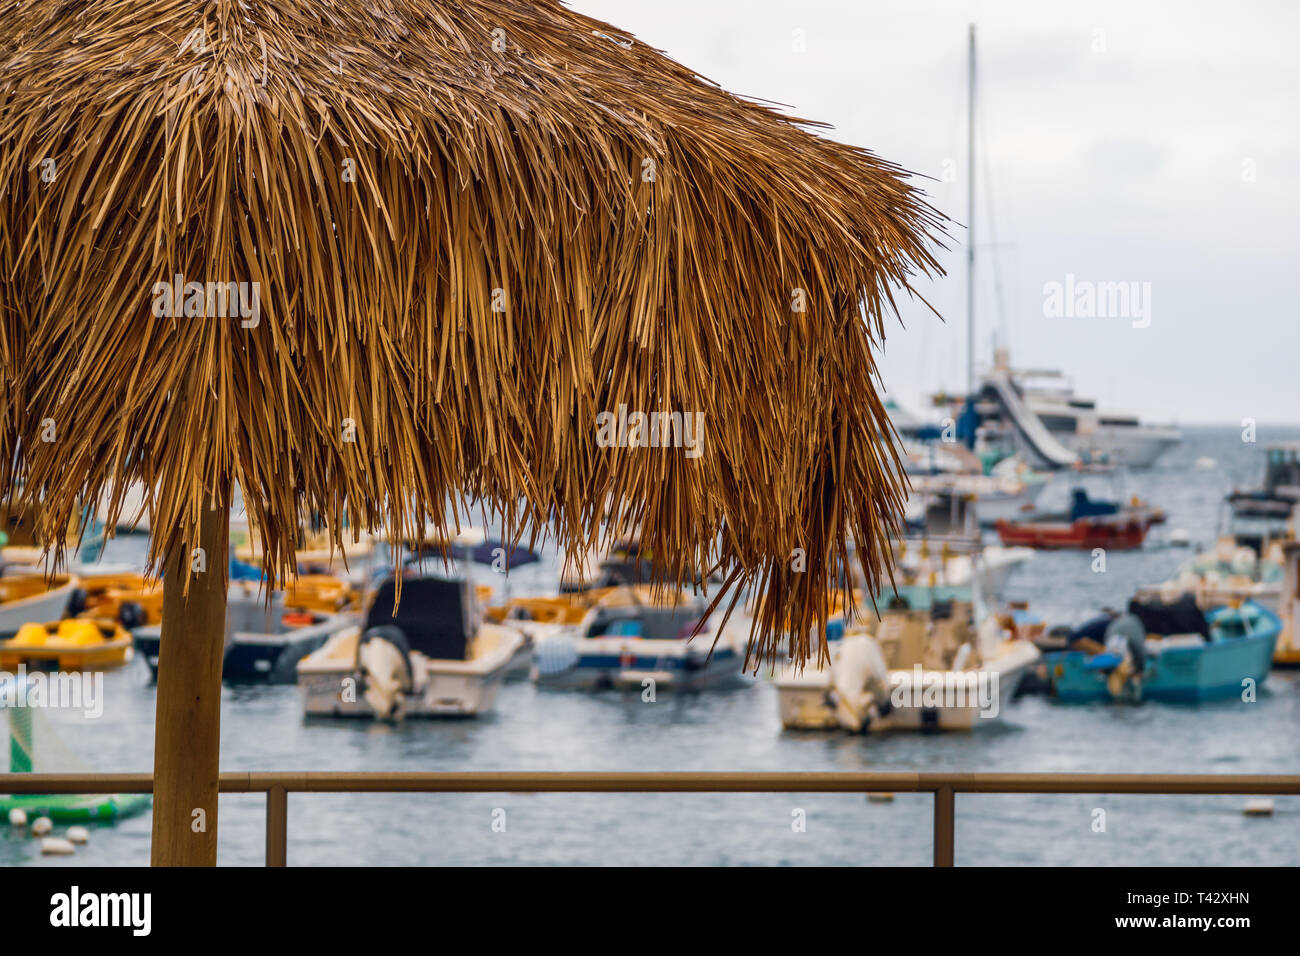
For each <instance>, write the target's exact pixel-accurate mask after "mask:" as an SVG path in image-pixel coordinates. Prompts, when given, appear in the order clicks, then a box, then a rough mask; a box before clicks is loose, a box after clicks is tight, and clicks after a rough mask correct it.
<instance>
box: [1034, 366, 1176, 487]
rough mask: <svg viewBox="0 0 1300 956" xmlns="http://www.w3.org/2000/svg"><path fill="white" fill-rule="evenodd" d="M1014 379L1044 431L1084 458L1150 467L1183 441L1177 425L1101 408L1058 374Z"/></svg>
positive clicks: (1047, 372)
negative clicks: (1146, 421) (1151, 422)
mask: <svg viewBox="0 0 1300 956" xmlns="http://www.w3.org/2000/svg"><path fill="white" fill-rule="evenodd" d="M1013 374H1014V378H1015V381H1016V384H1017V386H1018V387H1019V388H1020V389H1021V391H1022V393H1023V394H1024V396H1025V400H1026V402H1027V404H1028V405H1029V409H1030V411H1032V412H1033V413H1034V414H1035V415H1037V416H1038V420H1039V421H1040V422H1042V423H1043V427H1044V428H1046V429H1047V431H1048V432H1049V433H1050V434H1051V436H1052V437H1053V438H1055V439H1056V440H1057V441H1058V442H1060V443H1061V444H1062V445H1064V446H1065V447H1066V448H1068V449H1070V450H1071V451H1073V452H1075V453H1077V454H1078V455H1079V457H1080V458H1081V459H1083V460H1084V461H1089V462H1097V463H1101V464H1115V465H1129V466H1131V467H1134V468H1147V467H1149V466H1150V465H1152V464H1153V463H1154V462H1155V460H1156V459H1157V458H1159V457H1160V456H1161V455H1162V454H1164V453H1165V452H1166V451H1168V450H1169V449H1171V448H1173V447H1174V446H1175V445H1177V444H1179V443H1180V442H1181V441H1182V440H1183V435H1182V432H1181V431H1179V430H1178V429H1177V428H1175V427H1173V426H1172V425H1144V424H1142V422H1140V421H1139V420H1138V417H1137V416H1136V415H1133V414H1130V413H1128V412H1120V411H1113V410H1106V409H1099V408H1097V403H1096V402H1095V401H1094V400H1092V399H1091V398H1084V397H1082V396H1080V395H1079V394H1078V393H1076V392H1075V391H1074V388H1073V386H1072V385H1071V384H1070V383H1069V381H1068V380H1067V379H1066V378H1065V377H1064V376H1063V375H1062V374H1061V373H1060V372H1059V371H1055V370H1044V369H1034V370H1028V371H1017V372H1015V373H1013Z"/></svg>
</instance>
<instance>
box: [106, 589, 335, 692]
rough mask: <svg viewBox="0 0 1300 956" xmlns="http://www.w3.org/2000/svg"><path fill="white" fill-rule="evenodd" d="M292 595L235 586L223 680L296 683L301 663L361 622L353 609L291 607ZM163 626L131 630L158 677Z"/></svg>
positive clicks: (228, 616)
mask: <svg viewBox="0 0 1300 956" xmlns="http://www.w3.org/2000/svg"><path fill="white" fill-rule="evenodd" d="M291 595H292V592H289V593H286V592H282V591H277V592H275V593H273V594H272V595H271V596H270V599H269V600H268V598H267V595H266V594H265V593H264V592H262V591H261V590H260V589H259V587H258V586H257V585H256V584H255V583H251V582H235V583H232V584H231V586H230V590H229V592H228V595H227V604H226V637H225V643H224V647H223V650H222V658H221V677H222V680H226V681H230V682H232V683H248V682H257V683H269V684H292V683H294V682H295V680H296V679H297V674H296V670H295V667H296V665H297V663H298V661H299V660H301V659H302V658H304V657H306V656H307V655H308V654H310V653H311V652H312V651H315V650H317V649H318V648H320V647H321V645H323V644H324V643H325V642H326V640H328V639H329V637H330V636H331V635H333V634H335V633H337V632H339V631H341V630H343V629H344V628H347V627H349V626H351V625H354V624H355V623H356V622H357V621H358V619H359V616H358V614H357V613H355V612H352V611H349V610H342V611H337V612H333V613H331V612H325V611H319V610H312V609H311V608H310V607H304V606H301V605H295V604H293V603H291V602H292V601H293V597H291ZM326 603H328V604H331V605H332V603H333V602H326ZM162 627H163V626H162V622H161V620H159V621H158V622H157V623H150V624H144V625H142V626H139V627H136V628H135V629H134V630H133V631H132V639H133V641H134V644H135V648H136V650H137V651H138V652H139V653H140V655H141V656H142V657H143V658H144V659H145V663H146V664H148V666H149V669H150V671H152V672H153V673H154V674H157V672H158V658H159V654H160V651H161V648H162V642H163V634H162Z"/></svg>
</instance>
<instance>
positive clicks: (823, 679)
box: [775, 603, 1042, 733]
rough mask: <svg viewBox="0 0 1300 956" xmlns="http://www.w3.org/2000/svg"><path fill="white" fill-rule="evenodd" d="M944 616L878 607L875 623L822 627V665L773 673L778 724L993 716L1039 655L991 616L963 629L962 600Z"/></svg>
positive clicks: (952, 721)
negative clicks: (977, 625) (882, 611)
mask: <svg viewBox="0 0 1300 956" xmlns="http://www.w3.org/2000/svg"><path fill="white" fill-rule="evenodd" d="M944 613H946V614H947V616H943V617H937V618H936V617H935V616H933V614H932V613H925V612H916V611H908V612H903V613H898V614H895V613H890V614H886V615H885V616H884V618H883V619H882V620H881V621H880V623H879V625H878V626H877V627H876V628H875V632H874V633H873V632H872V630H871V629H869V628H867V627H865V626H855V627H851V628H848V629H847V630H845V628H844V621H843V618H840V617H835V618H832V620H831V622H830V626H828V629H827V635H826V637H827V641H826V645H825V646H826V648H827V649H828V652H829V657H830V663H829V666H825V667H819V666H817V664H816V663H815V661H814V662H813V663H810V664H809V665H807V666H805V667H804V668H803V669H802V670H801V669H799V668H796V667H793V666H785V667H782V668H781V669H780V670H779V671H778V673H777V674H776V679H775V683H776V688H777V699H778V703H779V706H780V714H781V724H782V726H783V727H785V728H786V729H789V730H829V729H837V728H838V729H843V730H847V731H850V732H852V733H864V732H868V731H870V732H872V733H876V732H880V731H886V730H971V729H973V728H974V727H975V726H977V725H979V724H980V723H982V722H983V721H984V720H993V719H996V718H997V717H999V716H1001V714H1002V712H1003V710H1004V709H1005V708H1006V707H1007V706H1009V705H1010V702H1011V700H1012V698H1013V697H1014V696H1015V693H1016V689H1017V687H1018V686H1019V685H1020V682H1021V680H1022V679H1023V678H1024V677H1025V675H1026V674H1028V673H1029V672H1030V671H1031V670H1032V669H1033V668H1034V667H1035V666H1036V665H1037V664H1038V662H1039V661H1040V660H1041V658H1042V654H1041V652H1040V651H1039V650H1038V648H1037V647H1036V646H1035V645H1034V644H1033V643H1032V642H1031V641H1029V640H1026V639H1024V638H1010V637H1008V636H1007V634H1006V633H1005V632H1004V631H1003V630H1002V627H1001V625H1000V624H999V621H998V619H997V617H996V616H990V617H989V618H987V619H986V620H985V622H984V624H982V625H981V627H980V628H979V631H978V632H977V633H972V631H971V628H970V624H969V616H970V606H969V605H966V604H964V603H954V604H952V605H949V610H947V611H945V612H944Z"/></svg>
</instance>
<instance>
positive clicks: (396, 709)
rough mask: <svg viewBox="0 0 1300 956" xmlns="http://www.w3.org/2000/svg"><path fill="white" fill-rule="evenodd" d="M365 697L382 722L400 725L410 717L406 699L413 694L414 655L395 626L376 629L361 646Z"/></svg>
mask: <svg viewBox="0 0 1300 956" xmlns="http://www.w3.org/2000/svg"><path fill="white" fill-rule="evenodd" d="M357 667H358V669H359V670H360V671H361V682H362V687H363V688H364V696H365V701H366V703H367V704H369V705H370V709H371V710H372V711H374V714H375V716H376V717H377V718H379V719H380V720H391V721H394V722H396V721H399V720H401V719H402V717H403V716H405V713H406V698H405V695H406V694H407V693H409V692H410V690H411V684H412V679H411V652H410V648H409V647H408V646H407V643H406V635H405V634H403V633H402V629H401V628H399V627H393V626H391V625H389V626H385V627H372V628H370V629H369V630H368V631H366V632H365V633H364V634H363V635H361V641H360V643H359V644H358V646H357Z"/></svg>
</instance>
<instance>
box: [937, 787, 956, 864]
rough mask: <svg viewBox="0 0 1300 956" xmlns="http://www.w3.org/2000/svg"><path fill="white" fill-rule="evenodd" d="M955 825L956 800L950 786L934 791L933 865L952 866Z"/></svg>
mask: <svg viewBox="0 0 1300 956" xmlns="http://www.w3.org/2000/svg"><path fill="white" fill-rule="evenodd" d="M956 824H957V800H956V796H955V795H954V794H953V789H952V785H951V784H942V785H941V786H939V787H938V789H936V790H935V791H934V865H935V866H952V865H953V864H952V858H953V843H954V842H955V839H956V837H955V830H956Z"/></svg>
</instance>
